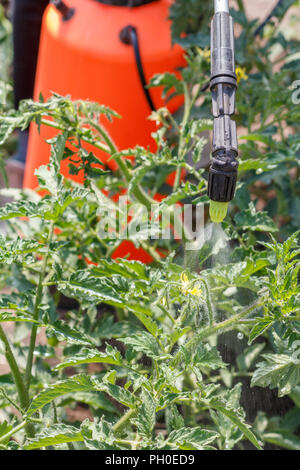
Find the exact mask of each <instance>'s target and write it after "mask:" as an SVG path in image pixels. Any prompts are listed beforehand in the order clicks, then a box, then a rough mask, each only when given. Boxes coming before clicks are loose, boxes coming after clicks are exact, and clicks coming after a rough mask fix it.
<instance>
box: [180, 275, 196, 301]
mask: <svg viewBox="0 0 300 470" xmlns="http://www.w3.org/2000/svg"><path fill="white" fill-rule="evenodd" d="M180 280H181V291H182V292H183V294H185V295H188V294H190V295H194V296H195V297H200V295H201V289H199V288H198V287H195V286H194V287H193V288H192V289H190V288H189V285H190V281H189V279H188V277H187V275H186V274H185V273H181V275H180Z"/></svg>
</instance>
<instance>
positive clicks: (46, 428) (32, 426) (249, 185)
mask: <svg viewBox="0 0 300 470" xmlns="http://www.w3.org/2000/svg"><path fill="white" fill-rule="evenodd" d="M188 3H189V2H182V1H179V2H177V7H176V8H174V9H173V10H172V12H171V17H172V20H173V25H174V27H173V33H174V40H177V41H179V42H180V43H181V44H183V45H184V47H186V48H187V51H186V55H187V67H186V68H185V69H184V70H183V71H182V79H178V78H176V77H175V76H173V75H170V74H164V75H159V76H155V77H154V78H153V79H152V82H151V85H152V86H164V88H165V93H168V92H169V90H171V89H172V93H173V92H174V90H175V92H177V93H184V96H185V104H184V106H183V109H181V110H180V111H179V112H178V113H177V115H176V116H172V115H171V114H170V113H169V112H168V110H167V109H166V108H163V109H159V110H157V111H156V112H154V113H152V115H151V118H152V119H154V120H155V121H157V122H158V123H159V126H158V128H157V132H156V133H155V134H154V135H153V138H154V139H155V140H156V143H157V152H156V153H152V152H150V151H149V150H148V149H144V148H141V147H136V148H134V149H128V150H126V151H122V152H120V151H119V150H118V149H117V148H116V147H115V145H114V143H113V142H112V140H111V139H110V137H109V135H108V134H107V132H106V130H105V128H104V127H102V126H101V125H100V124H99V118H100V116H104V117H106V118H107V119H114V118H116V113H114V111H112V110H110V109H108V108H107V107H105V106H103V105H99V104H97V103H91V102H86V101H72V100H71V99H70V98H69V97H63V96H59V95H57V94H54V95H53V96H52V97H51V98H50V99H49V100H48V101H46V102H44V101H43V100H42V99H41V100H40V101H39V102H33V101H31V100H27V101H24V102H22V103H21V105H20V108H19V110H18V111H15V110H3V112H2V114H1V117H0V140H1V144H2V145H4V144H5V142H6V141H7V139H9V138H10V136H11V134H12V133H13V131H14V130H15V129H17V128H21V129H25V128H26V127H27V126H28V124H29V123H32V125H38V126H39V125H41V124H44V125H51V126H52V127H53V128H55V129H57V135H56V137H54V138H53V139H52V140H51V141H49V142H48V143H49V154H50V161H49V165H47V166H42V167H40V168H39V169H38V170H37V171H36V174H37V177H38V182H39V188H40V189H41V190H43V191H42V192H35V191H31V190H27V189H26V190H9V194H10V196H11V197H12V198H13V199H12V201H11V202H9V203H7V204H6V205H4V206H2V207H1V208H0V219H1V220H2V221H5V235H2V236H1V237H0V263H1V271H0V283H1V297H0V323H1V325H0V339H1V347H2V354H3V355H4V356H5V358H6V363H7V365H8V366H9V372H8V373H7V374H2V375H1V376H0V417H1V423H0V447H1V449H24V450H27V449H38V448H54V449H65V448H69V449H76V450H83V449H94V450H105V449H108V450H110V449H116V450H117V449H127V450H128V449H131V450H142V449H146V450H153V449H172V450H175V449H181V450H185V449H196V450H203V449H205V450H208V449H220V450H224V449H247V448H251V449H255V448H256V449H262V448H270V447H271V448H272V446H274V445H275V446H276V447H277V448H278V447H279V448H286V449H294V450H299V449H300V438H299V417H300V362H299V361H300V357H299V345H300V329H299V327H300V290H299V281H298V278H299V266H300V264H299V253H300V250H299V235H300V233H299V231H297V229H298V228H299V210H298V209H299V178H298V176H299V161H298V157H299V139H300V134H299V117H300V108H299V105H297V104H295V103H293V99H292V93H291V89H290V88H289V87H290V85H291V84H292V82H293V81H294V80H296V79H297V77H298V75H299V70H298V67H297V63H294V61H293V60H292V59H293V55H294V54H295V52H296V50H297V48H299V42H298V41H297V40H296V39H288V38H287V37H285V36H284V34H283V32H282V31H281V30H280V29H277V28H278V23H280V21H281V19H282V18H283V16H284V14H285V13H286V11H287V10H288V8H289V6H290V4H292V3H293V2H283V6H282V8H281V10H280V11H278V12H277V13H276V15H275V16H276V18H277V24H276V27H275V26H274V25H273V24H270V25H269V26H268V28H269V29H268V30H267V31H266V32H265V33H260V35H257V36H255V34H254V33H255V30H256V28H257V21H248V20H247V17H246V14H245V10H244V7H243V3H242V2H241V1H239V2H237V3H238V7H237V10H233V15H234V16H235V21H236V22H237V23H240V25H241V26H242V28H241V31H242V32H241V33H240V34H239V36H238V38H237V45H238V47H237V49H238V55H237V61H238V64H239V68H240V72H239V74H240V83H239V96H238V110H237V111H238V114H237V124H238V127H239V134H240V141H241V142H243V143H242V145H241V156H240V159H241V163H240V175H239V186H238V191H237V195H236V198H235V200H234V201H233V203H232V204H231V206H230V211H229V214H228V216H227V218H226V219H225V221H224V222H223V223H222V225H221V226H220V227H212V226H211V225H210V223H209V221H208V219H207V207H206V206H207V202H208V200H207V196H206V186H207V183H206V181H207V171H206V169H205V168H201V167H200V168H199V166H197V165H195V163H196V162H198V161H199V160H200V159H201V156H202V154H203V151H204V148H205V143H206V142H205V135H206V134H203V133H204V132H207V131H209V130H210V129H211V125H212V123H211V119H210V96H209V95H208V94H207V93H206V92H205V91H204V90H203V85H204V84H205V83H206V82H207V79H208V77H209V55H208V54H207V50H206V47H208V41H209V39H208V31H206V30H205V29H204V28H203V25H202V26H201V24H202V22H201V21H199V22H198V23H191V22H190V21H189V14H191V10H190V9H189V7H188ZM195 3H197V2H195ZM198 3H199V8H200V5H201V3H202V2H200V1H199V2H198ZM185 8H186V9H185ZM202 8H203V6H202ZM183 19H184V21H183ZM186 25H189V27H190V29H186ZM183 31H185V32H186V34H185V37H184V38H183V37H182V32H183ZM278 54H279V56H278ZM278 64H279V67H278ZM204 88H205V87H204ZM87 121H88V122H89V127H87V126H86V122H87ZM101 122H102V121H101ZM85 143H90V144H92V145H93V146H94V147H95V148H98V149H101V150H103V151H105V152H107V153H108V154H109V155H110V156H111V157H112V158H113V159H114V160H115V161H116V162H117V163H118V167H119V169H118V171H117V172H114V173H112V172H111V171H110V170H109V169H108V168H105V167H104V168H103V167H100V166H99V165H98V164H97V162H98V160H97V159H96V157H95V156H94V155H93V153H91V152H87V151H86V150H85V147H84V145H85ZM70 144H72V151H71V150H70ZM128 155H130V156H134V157H135V159H134V162H133V161H132V160H129V159H126V158H124V157H126V156H128ZM66 158H68V159H69V160H70V171H71V172H73V173H77V172H79V171H82V172H84V175H85V184H84V186H79V185H78V184H76V183H74V182H72V181H70V180H66V179H65V178H64V177H63V176H62V175H61V174H60V164H61V161H62V160H63V159H66ZM174 170H175V178H174V183H173V185H172V186H171V187H170V186H169V187H168V189H166V188H165V187H164V186H163V182H164V181H165V177H166V175H168V174H170V173H171V172H174ZM182 170H185V172H186V175H187V176H186V178H185V179H184V180H181V177H180V176H181V174H182ZM120 192H121V193H122V194H123V193H126V194H127V196H128V210H130V208H134V204H136V203H137V202H139V203H141V204H142V205H143V206H145V207H146V208H147V209H149V208H151V206H152V205H153V204H154V203H156V210H157V211H159V210H162V209H164V210H166V211H167V212H168V215H169V217H170V221H171V225H175V224H176V223H179V224H180V222H181V223H182V221H181V218H180V217H178V214H177V213H176V210H175V209H174V207H175V206H174V204H176V203H181V204H182V203H183V202H186V201H188V202H189V203H190V204H192V205H193V206H196V205H198V204H202V205H204V206H205V211H204V215H205V222H206V225H205V229H204V233H205V235H206V236H205V239H204V240H203V243H202V244H201V246H200V247H198V248H197V250H192V251H191V250H187V249H186V243H185V242H186V238H187V234H186V233H185V231H184V230H183V240H178V239H177V238H176V236H174V233H173V236H172V237H171V239H163V238H161V237H157V238H156V239H150V238H149V237H143V238H142V239H141V237H136V238H134V237H131V236H130V232H129V235H128V240H129V241H132V242H133V243H135V244H136V246H140V247H142V248H143V250H144V251H145V252H147V253H148V254H149V256H151V258H152V260H153V261H152V263H150V264H148V265H145V264H142V263H140V262H138V261H132V260H128V259H126V257H125V258H123V259H112V257H111V255H112V254H113V253H114V252H115V250H116V249H117V248H118V246H119V245H120V243H122V242H123V240H124V237H123V234H122V233H120V231H119V230H117V229H119V228H120V227H117V226H116V227H115V233H114V236H113V237H112V236H111V233H107V235H106V236H103V235H102V234H101V235H100V234H99V233H100V232H99V229H100V226H101V224H102V221H103V219H102V215H103V213H106V214H107V209H109V211H108V212H109V213H110V214H119V212H120V207H119V205H118V203H117V202H115V200H114V199H113V198H112V196H113V195H115V194H116V193H120ZM157 192H160V193H161V194H163V195H164V197H163V198H162V200H161V201H160V202H159V203H157V201H155V200H154V199H153V197H154V195H155V193H157ZM134 223H136V225H137V226H139V228H140V229H139V234H141V232H143V231H145V232H146V233H149V232H148V230H149V226H148V222H144V221H143V222H141V219H140V214H139V211H136V210H134V209H133V211H132V218H131V220H130V223H129V224H131V225H134ZM164 229H165V227H163V224H162V220H161V219H160V218H158V221H157V227H156V230H157V232H158V234H161V233H162V231H163V230H164ZM7 323H8V324H11V323H13V325H14V329H13V330H11V329H9V328H7ZM250 387H253V390H254V391H255V393H254V394H251V393H249V388H250ZM247 393H248V395H247ZM250 395H251V397H252V398H250ZM271 400H272V402H273V403H276V404H277V405H278V407H279V408H280V404H281V403H283V402H284V403H285V404H287V405H288V411H287V413H286V414H285V415H283V416H282V413H279V412H278V409H275V406H274V408H271V409H270V408H268V407H267V404H268V403H269V402H270V401H271ZM83 406H84V407H85V408H84V409H85V411H87V412H88V416H89V418H87V419H84V420H83V419H81V418H80V416H79V418H78V419H75V421H74V419H72V418H71V413H70V411H72V410H73V411H74V410H75V411H76V410H78V407H79V408H80V409H83Z"/></svg>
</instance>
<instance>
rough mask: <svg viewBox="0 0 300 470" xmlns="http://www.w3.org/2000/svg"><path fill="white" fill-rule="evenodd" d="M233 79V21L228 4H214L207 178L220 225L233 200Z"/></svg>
mask: <svg viewBox="0 0 300 470" xmlns="http://www.w3.org/2000/svg"><path fill="white" fill-rule="evenodd" d="M236 88H237V79H236V74H235V60H234V33H233V20H232V17H231V15H230V14H229V6H228V0H215V14H214V17H213V20H212V24H211V79H210V89H211V94H212V113H213V117H214V127H213V145H212V163H211V166H210V169H209V177H208V196H209V198H210V200H211V201H210V210H209V212H210V217H211V220H212V221H213V222H221V221H222V220H223V219H224V217H225V216H226V213H227V207H228V203H229V202H230V201H231V200H232V199H233V198H234V193H235V187H236V181H237V171H238V165H239V164H238V161H237V156H238V145H237V134H236V124H235V121H233V120H232V118H231V117H232V116H233V114H234V112H235V93H236Z"/></svg>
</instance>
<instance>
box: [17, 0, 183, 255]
mask: <svg viewBox="0 0 300 470" xmlns="http://www.w3.org/2000/svg"><path fill="white" fill-rule="evenodd" d="M56 3H58V4H59V3H61V2H59V1H58V2H56ZM66 3H67V6H68V7H69V8H72V9H73V14H72V15H70V16H71V17H70V18H69V19H67V20H65V19H64V17H63V14H62V12H61V11H59V10H58V9H57V7H56V6H55V5H53V4H52V5H51V4H50V5H49V6H48V7H47V9H46V11H45V14H44V17H43V24H42V31H41V39H40V49H39V57H38V65H37V73H36V82H35V93H34V99H36V100H38V98H39V95H40V93H42V95H43V97H44V98H45V99H47V98H48V97H49V96H50V95H51V92H53V91H54V92H56V93H59V94H61V95H70V96H71V98H72V99H74V100H76V99H89V100H91V101H97V102H98V103H101V104H104V105H106V106H109V107H110V108H112V109H114V110H115V111H117V112H118V113H119V114H120V115H121V116H122V119H116V120H114V121H113V123H108V122H105V127H106V129H107V130H108V132H109V134H110V135H111V137H112V138H113V140H114V142H115V144H116V146H117V147H118V148H119V149H120V150H122V149H126V148H130V147H134V146H135V145H141V146H145V147H147V146H149V147H150V149H151V150H153V151H154V150H155V142H154V140H153V139H152V138H151V133H152V132H153V131H154V130H155V129H156V126H155V123H154V122H153V121H150V120H149V119H147V118H148V116H149V115H150V113H151V108H150V105H149V102H148V101H147V97H146V95H145V90H144V88H143V86H142V84H141V80H140V76H139V73H138V67H137V63H136V56H135V53H134V48H133V46H132V45H128V44H126V43H124V41H122V40H121V38H120V33H121V31H123V30H124V28H126V27H127V26H133V27H134V28H135V29H136V31H137V35H138V41H139V48H140V55H141V61H142V66H143V71H144V75H145V79H146V82H149V80H150V79H151V77H152V76H153V75H154V74H156V73H163V72H175V73H179V69H180V67H182V66H184V65H185V60H184V53H183V50H182V48H181V47H179V46H178V45H172V42H171V30H170V21H169V20H168V16H169V8H170V5H171V4H172V0H129V1H127V0H102V1H101V0H66ZM109 3H115V4H116V3H117V4H119V5H115V4H114V5H112V4H109ZM135 3H143V4H142V5H140V6H131V7H129V6H128V5H127V6H125V5H124V4H133V5H134V4H135ZM120 4H121V5H120ZM161 91H162V90H161V89H159V88H154V89H151V90H150V91H149V93H150V95H151V99H152V102H153V104H154V106H155V108H159V107H161V106H166V105H167V106H168V108H169V109H170V111H171V112H175V111H176V110H177V109H178V108H179V106H180V105H181V104H182V102H183V98H182V97H175V98H173V99H172V100H170V101H169V102H168V103H167V104H166V103H165V102H164V101H163V99H162V97H161ZM55 133H56V131H55V130H53V129H51V128H49V127H46V126H41V132H40V134H38V131H37V126H36V125H32V126H31V128H30V137H29V144H28V152H27V160H26V169H25V177H24V186H25V187H29V188H36V187H37V179H36V177H35V176H34V170H35V169H36V168H38V167H39V166H40V165H43V164H47V163H48V161H49V145H48V144H47V143H46V142H45V140H46V139H49V138H51V137H53V135H55ZM95 150H96V149H95ZM95 150H94V149H93V151H94V153H95V154H96V155H97V156H98V157H99V159H100V160H101V161H103V162H105V161H106V160H107V159H108V156H107V155H105V154H103V153H101V152H97V151H95ZM107 164H108V165H109V166H110V167H111V169H113V170H114V169H115V168H116V164H115V162H113V161H111V160H110V161H109V162H107ZM61 171H62V173H63V174H64V175H65V176H68V177H70V178H72V179H74V180H75V181H78V182H82V180H83V176H82V174H79V175H76V176H75V175H72V176H70V175H69V172H68V162H67V161H63V162H62V168H61ZM169 179H170V178H169ZM121 251H122V250H121ZM134 251H135V250H134ZM139 251H140V250H139ZM120 254H122V253H120ZM123 254H124V253H123ZM136 257H137V258H138V259H140V253H139V254H138V255H137V256H134V255H133V258H135V259H136ZM142 258H143V256H142ZM142 260H144V259H142ZM145 261H146V260H145Z"/></svg>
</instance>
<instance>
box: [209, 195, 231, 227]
mask: <svg viewBox="0 0 300 470" xmlns="http://www.w3.org/2000/svg"><path fill="white" fill-rule="evenodd" d="M228 204H229V203H228V202H217V201H212V200H211V201H210V206H209V215H210V218H211V220H212V222H216V223H217V224H218V223H220V222H222V220H223V219H224V218H225V217H226V214H227V207H228Z"/></svg>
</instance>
